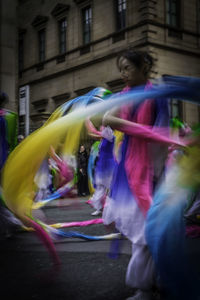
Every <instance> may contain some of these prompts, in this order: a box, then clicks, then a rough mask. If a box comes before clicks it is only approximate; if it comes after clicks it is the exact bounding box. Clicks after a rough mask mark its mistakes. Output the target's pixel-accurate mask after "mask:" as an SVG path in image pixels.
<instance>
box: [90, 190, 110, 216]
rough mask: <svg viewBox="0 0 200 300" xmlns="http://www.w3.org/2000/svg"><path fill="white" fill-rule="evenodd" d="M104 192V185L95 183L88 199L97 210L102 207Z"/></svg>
mask: <svg viewBox="0 0 200 300" xmlns="http://www.w3.org/2000/svg"><path fill="white" fill-rule="evenodd" d="M105 193H106V187H105V186H103V185H97V187H96V189H95V192H94V194H93V196H92V198H91V199H90V200H91V204H92V206H93V207H94V208H95V209H96V210H98V211H99V210H101V209H102V208H103V203H102V201H103V198H104V196H105Z"/></svg>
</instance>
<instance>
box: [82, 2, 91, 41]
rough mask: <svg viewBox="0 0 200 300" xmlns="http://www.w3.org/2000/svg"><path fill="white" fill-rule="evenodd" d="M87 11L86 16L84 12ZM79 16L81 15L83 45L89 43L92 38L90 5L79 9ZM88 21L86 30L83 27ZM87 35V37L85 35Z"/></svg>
mask: <svg viewBox="0 0 200 300" xmlns="http://www.w3.org/2000/svg"><path fill="white" fill-rule="evenodd" d="M87 11H89V13H88V16H86V12H87ZM81 17H82V42H83V45H87V44H89V43H91V40H92V6H91V5H87V6H85V7H83V8H82V9H81ZM87 21H89V22H88V24H89V25H88V30H87V29H85V28H86V27H87V26H86V24H87ZM87 35H88V39H87V38H86V36H87Z"/></svg>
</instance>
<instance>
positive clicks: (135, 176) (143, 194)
mask: <svg viewBox="0 0 200 300" xmlns="http://www.w3.org/2000/svg"><path fill="white" fill-rule="evenodd" d="M151 86H152V85H151V83H150V82H148V83H147V85H146V87H145V89H149V88H151ZM129 89H130V88H128V87H126V88H125V89H124V90H123V91H122V93H124V92H126V91H128V90H129ZM131 107H133V105H131V106H126V107H123V108H122V109H121V113H120V117H121V118H123V119H125V120H129V121H132V122H135V123H139V124H144V125H152V114H153V109H154V100H145V101H144V102H143V103H142V104H141V105H140V109H139V110H138V111H137V112H136V113H135V114H134V116H133V117H131V113H132V109H131ZM150 166H151V159H150V156H149V152H148V143H147V141H146V140H145V139H141V138H139V137H135V136H130V137H129V142H128V150H127V153H126V161H125V170H126V174H127V178H128V182H129V186H130V189H131V191H132V193H133V195H134V196H135V197H136V201H137V203H138V206H139V207H140V209H141V210H142V212H143V213H144V215H146V213H147V211H148V209H149V207H150V205H151V203H152V177H153V170H152V168H151V167H150Z"/></svg>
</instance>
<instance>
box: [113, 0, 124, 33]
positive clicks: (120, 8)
mask: <svg viewBox="0 0 200 300" xmlns="http://www.w3.org/2000/svg"><path fill="white" fill-rule="evenodd" d="M115 1H116V27H117V31H119V30H122V29H124V28H125V27H126V0H115Z"/></svg>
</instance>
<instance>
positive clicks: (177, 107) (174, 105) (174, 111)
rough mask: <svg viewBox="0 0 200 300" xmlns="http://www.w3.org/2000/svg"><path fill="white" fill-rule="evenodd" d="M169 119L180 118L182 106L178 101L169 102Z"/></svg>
mask: <svg viewBox="0 0 200 300" xmlns="http://www.w3.org/2000/svg"><path fill="white" fill-rule="evenodd" d="M170 118H178V119H181V118H182V105H181V101H180V100H177V99H171V100H170Z"/></svg>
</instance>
